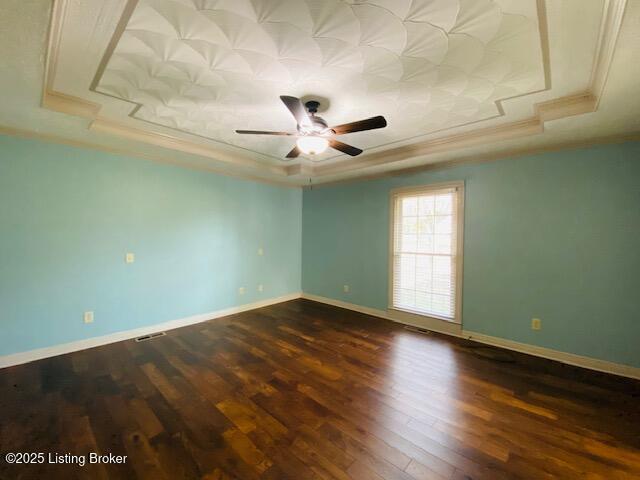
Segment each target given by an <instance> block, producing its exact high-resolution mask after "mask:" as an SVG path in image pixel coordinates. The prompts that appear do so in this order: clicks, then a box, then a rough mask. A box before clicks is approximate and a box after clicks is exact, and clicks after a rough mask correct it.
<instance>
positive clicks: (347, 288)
mask: <svg viewBox="0 0 640 480" xmlns="http://www.w3.org/2000/svg"><path fill="white" fill-rule="evenodd" d="M342 290H343V291H344V293H349V290H350V288H349V285H343V286H342Z"/></svg>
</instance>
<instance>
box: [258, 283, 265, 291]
mask: <svg viewBox="0 0 640 480" xmlns="http://www.w3.org/2000/svg"><path fill="white" fill-rule="evenodd" d="M263 290H264V287H263V286H262V284H260V285H258V291H259V292H262V291H263Z"/></svg>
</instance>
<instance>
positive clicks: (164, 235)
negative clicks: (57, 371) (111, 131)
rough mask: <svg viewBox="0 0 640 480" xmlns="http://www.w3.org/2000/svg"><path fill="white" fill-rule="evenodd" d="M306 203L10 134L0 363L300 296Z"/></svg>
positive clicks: (2, 200)
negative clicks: (89, 317) (2, 358)
mask: <svg viewBox="0 0 640 480" xmlns="http://www.w3.org/2000/svg"><path fill="white" fill-rule="evenodd" d="M301 209H302V194H301V192H300V190H297V189H293V188H279V187H275V186H270V185H266V184H261V183H254V182H249V181H243V180H238V179H235V178H231V177H225V176H218V175H214V174H211V173H204V172H201V171H191V170H187V169H183V168H177V167H173V166H167V165H160V164H155V163H152V162H147V161H143V160H139V159H131V158H126V157H122V156H117V155H111V154H106V153H100V152H96V151H92V150H84V149H79V148H73V147H66V146H61V145H54V144H49V143H41V142H38V141H32V140H23V139H16V138H11V137H0V355H4V354H9V353H13V352H20V351H25V350H30V349H34V348H39V347H45V346H50V345H56V344H60V343H65V342H70V341H74V340H79V339H84V338H88V337H95V336H99V335H104V334H108V333H112V332H116V331H122V330H129V329H133V328H137V327H142V326H147V325H152V324H155V323H160V322H164V321H168V320H174V319H179V318H183V317H187V316H190V315H195V314H200V313H207V312H211V311H215V310H219V309H223V308H227V307H231V306H236V305H241V304H245V303H251V302H255V301H258V300H260V299H263V298H264V299H266V298H272V297H277V296H280V295H284V294H287V293H292V292H297V291H299V290H300V268H301V266H300V263H301ZM259 247H262V248H263V249H264V255H263V256H258V254H257V251H258V248H259ZM127 252H133V253H135V255H136V261H135V263H133V264H126V263H125V262H124V256H125V253H127ZM260 283H262V284H264V292H262V293H259V292H258V291H257V286H258V284H260ZM240 286H244V287H246V289H247V293H246V294H245V295H242V296H240V295H239V294H238V288H239V287H240ZM86 310H93V311H94V312H95V321H94V323H93V324H89V325H85V324H84V323H83V318H82V315H83V312H84V311H86Z"/></svg>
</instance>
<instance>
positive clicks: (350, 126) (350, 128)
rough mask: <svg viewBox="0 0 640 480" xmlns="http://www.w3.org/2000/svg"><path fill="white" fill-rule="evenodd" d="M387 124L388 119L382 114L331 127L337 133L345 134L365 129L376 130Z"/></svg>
mask: <svg viewBox="0 0 640 480" xmlns="http://www.w3.org/2000/svg"><path fill="white" fill-rule="evenodd" d="M386 126H387V121H386V120H385V118H384V117H383V116H382V115H378V116H377V117H371V118H367V119H365V120H358V121H357V122H351V123H343V124H342V125H338V126H336V127H331V130H333V131H334V132H335V133H336V135H344V134H345V133H353V132H362V131H363V130H374V129H376V128H384V127H386Z"/></svg>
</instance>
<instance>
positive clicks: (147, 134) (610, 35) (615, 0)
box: [42, 0, 627, 185]
mask: <svg viewBox="0 0 640 480" xmlns="http://www.w3.org/2000/svg"><path fill="white" fill-rule="evenodd" d="M67 4H68V0H54V2H53V8H52V15H51V25H50V31H49V42H48V48H47V56H46V68H45V78H44V85H43V98H42V106H43V107H44V108H47V109H51V110H54V111H57V112H62V113H67V114H70V115H76V116H79V117H82V118H85V119H89V120H91V121H92V122H91V123H90V125H89V129H90V130H93V131H99V132H102V133H107V134H110V135H114V136H116V137H123V138H129V139H131V140H134V141H138V142H142V143H146V144H152V145H156V146H160V147H163V148H167V149H170V150H175V151H182V152H187V153H190V154H193V155H197V156H200V157H206V158H210V159H215V160H217V161H219V162H221V163H222V164H226V165H229V166H232V165H233V166H237V167H244V168H248V169H251V170H252V171H253V172H255V175H257V176H271V177H276V178H278V177H280V178H282V179H283V180H284V179H287V178H288V179H289V181H294V182H295V183H296V184H298V185H303V184H306V183H307V181H308V179H309V178H312V179H314V180H316V182H317V183H323V181H322V180H323V178H326V179H328V181H331V180H330V179H331V178H333V177H335V176H336V175H343V176H345V178H346V176H349V175H360V174H362V175H366V172H367V170H370V169H371V168H375V167H379V166H381V165H385V166H388V167H389V168H388V170H389V171H396V172H400V171H401V170H402V168H403V167H402V164H403V163H404V161H406V160H408V159H412V158H421V157H425V159H427V158H428V156H429V155H432V154H436V153H442V152H448V151H454V150H459V149H463V148H466V147H470V146H479V145H483V144H487V143H498V142H501V141H505V140H509V139H513V138H518V137H527V136H531V135H539V134H543V132H544V124H545V122H547V121H553V120H558V119H561V118H566V117H569V116H573V115H581V114H586V113H591V112H595V111H596V110H597V109H598V103H599V101H600V98H601V95H602V92H603V90H604V87H605V84H606V80H607V77H608V73H609V69H610V66H611V60H612V58H613V55H614V53H615V47H616V43H617V40H618V36H619V32H620V28H621V25H622V20H623V16H624V12H625V7H626V4H627V0H605V2H604V4H603V10H602V19H601V23H600V30H599V34H598V35H599V36H598V43H597V50H596V52H595V55H594V58H593V62H592V71H591V76H590V79H589V86H588V88H587V89H586V90H585V91H584V92H582V93H580V94H578V95H571V96H565V97H560V98H556V99H552V100H549V101H545V102H542V103H537V104H533V105H532V109H533V116H531V117H530V118H528V119H524V120H520V121H511V122H505V123H503V124H500V125H497V126H490V127H481V128H477V129H472V130H469V131H468V132H463V133H454V134H450V135H446V136H443V137H439V138H432V139H429V140H423V141H420V142H416V143H413V144H410V145H406V146H402V147H395V148H389V149H386V150H380V151H372V152H370V153H368V154H364V155H362V156H361V157H358V158H357V159H350V161H349V162H331V163H327V164H324V165H320V164H317V165H310V164H304V163H303V164H297V163H295V164H289V165H286V164H284V163H283V164H271V165H270V164H268V163H265V162H261V161H258V160H257V159H256V158H255V156H254V158H252V157H251V156H248V155H245V154H243V153H242V152H236V151H226V150H224V151H223V150H221V149H220V148H216V147H215V146H213V145H207V144H205V143H200V142H195V141H193V140H192V139H190V138H186V137H182V136H174V135H170V134H166V133H160V132H156V131H151V130H148V129H142V128H132V127H131V125H130V124H129V123H128V122H126V123H125V122H122V121H118V120H116V119H113V118H106V117H100V116H98V113H99V112H100V111H101V105H100V104H97V103H94V102H90V101H87V100H84V99H82V98H79V97H77V96H73V95H67V94H65V93H62V92H58V91H55V90H54V88H53V84H54V79H55V75H56V63H57V61H58V57H59V51H58V50H59V48H60V39H61V35H62V33H61V32H62V27H63V23H64V18H65V11H66V9H67ZM127 4H128V5H131V4H130V3H129V2H127ZM594 143H598V141H597V140H596V141H595V142H594ZM548 147H549V146H548V145H547V146H546V148H548ZM544 148H545V147H541V148H540V150H544ZM532 153H535V149H534V151H533V152H532ZM495 156H498V157H500V158H504V157H507V156H509V152H506V154H505V155H503V156H500V155H494V157H495ZM493 159H495V158H493ZM493 159H492V160H490V161H493ZM393 164H397V165H393ZM434 165H435V164H434ZM430 166H433V165H430ZM356 172H357V173H356ZM385 173H387V172H385ZM238 175H239V176H243V174H242V173H239V174H238Z"/></svg>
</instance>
